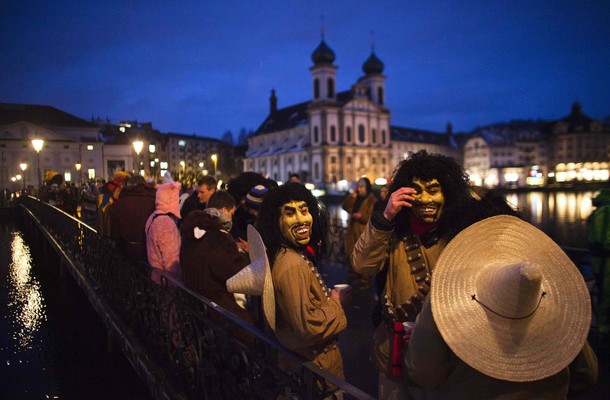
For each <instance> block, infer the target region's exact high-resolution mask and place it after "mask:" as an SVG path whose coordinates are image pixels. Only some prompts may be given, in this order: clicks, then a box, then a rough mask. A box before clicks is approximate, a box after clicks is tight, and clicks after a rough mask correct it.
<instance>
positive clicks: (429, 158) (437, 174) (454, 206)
mask: <svg viewBox="0 0 610 400" xmlns="http://www.w3.org/2000/svg"><path fill="white" fill-rule="evenodd" d="M414 179H419V180H421V181H423V182H429V181H431V180H433V179H436V180H438V182H439V183H440V185H441V190H442V192H443V196H444V197H445V204H444V206H443V214H442V215H441V218H440V220H439V225H438V229H439V233H440V234H441V235H442V234H443V232H444V231H445V230H446V228H447V224H449V223H451V221H452V220H453V218H454V217H456V216H457V215H458V212H459V210H463V208H464V205H465V204H467V203H469V201H470V200H471V199H472V194H471V190H470V185H469V183H468V181H469V179H468V175H467V174H466V172H465V171H464V169H463V168H462V167H461V166H460V165H459V164H458V163H457V161H456V160H455V159H453V158H451V157H448V156H444V155H441V154H430V153H428V152H427V151H425V150H421V151H418V152H417V153H410V154H409V157H408V158H407V159H405V160H403V161H401V162H400V163H399V164H398V166H397V167H396V170H395V171H394V175H393V179H392V183H391V185H390V189H389V192H388V198H389V196H390V195H391V194H392V193H394V192H395V191H396V190H398V189H400V188H401V187H405V186H413V180H414ZM409 213H410V208H403V209H402V210H401V211H400V212H399V213H398V215H397V216H396V218H395V219H394V222H395V228H394V231H395V233H396V234H397V235H399V236H402V235H404V234H405V233H406V232H407V231H408V229H409Z"/></svg>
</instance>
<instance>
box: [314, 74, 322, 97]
mask: <svg viewBox="0 0 610 400" xmlns="http://www.w3.org/2000/svg"><path fill="white" fill-rule="evenodd" d="M313 98H314V99H319V98H320V80H319V79H318V78H316V79H314V81H313Z"/></svg>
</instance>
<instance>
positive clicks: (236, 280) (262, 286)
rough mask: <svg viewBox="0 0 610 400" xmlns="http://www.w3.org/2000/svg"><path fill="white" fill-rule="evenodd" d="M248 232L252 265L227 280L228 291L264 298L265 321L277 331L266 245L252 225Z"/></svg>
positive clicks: (273, 293)
mask: <svg viewBox="0 0 610 400" xmlns="http://www.w3.org/2000/svg"><path fill="white" fill-rule="evenodd" d="M247 232H248V254H249V255H250V264H248V265H247V266H246V267H245V268H243V269H242V270H241V271H239V272H238V273H237V274H235V275H233V276H232V277H231V278H229V279H228V280H227V284H226V285H227V290H228V291H229V292H231V293H244V294H249V295H255V296H262V303H263V313H264V315H265V320H266V322H267V325H268V326H269V327H270V328H271V330H273V331H275V292H274V289H273V279H272V277H271V267H270V265H269V259H268V258H267V252H266V251H265V244H264V243H263V238H261V235H260V234H259V233H258V231H257V230H256V229H255V228H254V227H253V226H252V225H248V228H247Z"/></svg>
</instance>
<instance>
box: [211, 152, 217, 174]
mask: <svg viewBox="0 0 610 400" xmlns="http://www.w3.org/2000/svg"><path fill="white" fill-rule="evenodd" d="M212 161H213V162H214V176H216V175H218V171H216V163H217V162H218V155H217V154H212Z"/></svg>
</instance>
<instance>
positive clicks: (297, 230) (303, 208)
mask: <svg viewBox="0 0 610 400" xmlns="http://www.w3.org/2000/svg"><path fill="white" fill-rule="evenodd" d="M312 224H313V217H312V216H311V214H310V213H309V209H308V207H307V203H306V202H304V201H290V202H288V203H286V204H284V205H282V207H281V210H280V229H281V231H282V234H283V235H284V237H285V238H286V239H287V240H288V241H289V242H290V243H292V244H293V245H294V246H297V247H302V246H307V245H308V244H309V240H310V238H311V226H312Z"/></svg>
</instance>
